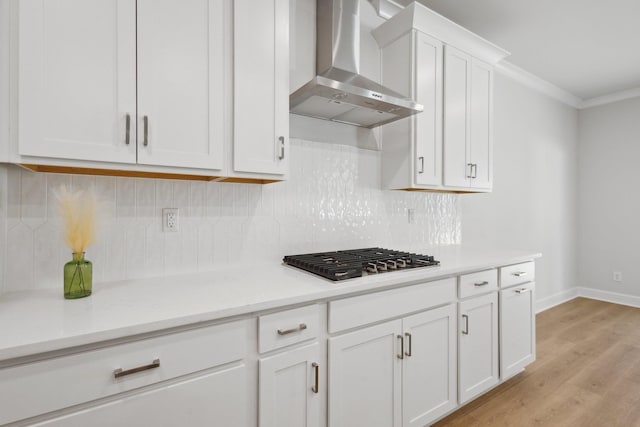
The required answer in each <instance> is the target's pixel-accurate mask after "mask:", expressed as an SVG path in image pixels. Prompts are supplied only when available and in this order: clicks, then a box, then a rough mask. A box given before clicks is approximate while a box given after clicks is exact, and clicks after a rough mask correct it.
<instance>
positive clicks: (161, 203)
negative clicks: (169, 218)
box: [156, 179, 176, 218]
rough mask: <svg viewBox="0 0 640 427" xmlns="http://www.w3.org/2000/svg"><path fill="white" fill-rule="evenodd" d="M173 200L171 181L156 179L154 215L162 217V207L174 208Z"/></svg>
mask: <svg viewBox="0 0 640 427" xmlns="http://www.w3.org/2000/svg"><path fill="white" fill-rule="evenodd" d="M175 207H176V206H175V205H174V202H173V181H167V180H164V179H163V180H157V181H156V217H158V218H161V217H162V209H164V208H175Z"/></svg>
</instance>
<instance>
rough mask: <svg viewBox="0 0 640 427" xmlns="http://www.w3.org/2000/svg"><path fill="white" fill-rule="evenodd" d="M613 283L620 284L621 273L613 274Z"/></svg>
mask: <svg viewBox="0 0 640 427" xmlns="http://www.w3.org/2000/svg"><path fill="white" fill-rule="evenodd" d="M613 281H614V282H622V273H621V272H619V271H614V272H613Z"/></svg>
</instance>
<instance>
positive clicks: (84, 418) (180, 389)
mask: <svg viewBox="0 0 640 427" xmlns="http://www.w3.org/2000/svg"><path fill="white" fill-rule="evenodd" d="M246 388H247V380H246V367H245V366H244V365H241V366H234V367H231V368H228V369H224V370H221V371H218V372H213V373H209V374H205V375H202V376H199V377H196V378H192V379H188V380H185V381H181V382H178V383H175V384H171V385H168V386H166V387H162V388H159V389H155V390H151V391H147V392H142V393H139V394H134V395H131V396H127V397H125V398H122V399H118V400H116V401H113V402H109V403H106V404H103V405H99V406H96V407H92V408H89V409H84V410H80V411H78V412H74V413H71V414H68V415H64V416H61V417H58V418H54V419H51V420H48V421H44V422H42V423H38V424H35V426H46V427H86V426H92V427H111V426H127V425H130V426H166V427H173V426H179V425H183V426H194V427H196V426H211V425H221V426H223V425H224V426H234V427H236V426H238V427H249V426H251V425H253V424H250V420H251V419H252V417H251V416H250V415H249V414H247V411H246V406H247V396H248V393H247V389H246Z"/></svg>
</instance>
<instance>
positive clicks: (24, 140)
mask: <svg viewBox="0 0 640 427" xmlns="http://www.w3.org/2000/svg"><path fill="white" fill-rule="evenodd" d="M16 3H17V4H18V6H17V8H18V12H17V16H18V17H19V23H18V25H16V26H13V27H12V31H14V33H16V34H15V35H16V37H12V40H16V42H15V43H17V50H18V53H19V64H18V66H13V67H14V69H15V70H16V71H17V75H18V78H17V79H16V81H17V82H19V83H17V84H18V86H19V87H18V90H16V91H13V93H17V99H14V100H13V101H12V105H15V106H19V107H18V114H17V115H15V116H16V117H18V119H17V120H18V132H17V141H16V142H15V144H12V145H11V147H12V148H11V150H12V151H11V153H9V157H10V159H11V161H14V162H16V163H22V164H26V165H34V166H37V167H32V169H35V170H45V169H44V168H43V167H44V166H47V167H49V169H50V170H51V168H70V167H72V168H93V169H109V170H111V171H113V172H114V174H116V175H117V174H125V175H126V174H127V173H129V174H131V173H138V172H143V173H151V174H153V173H169V174H182V175H194V176H204V177H209V178H217V177H229V178H233V179H236V178H241V179H244V180H248V181H251V180H254V182H265V181H276V180H282V179H285V178H286V175H287V172H288V165H289V88H288V86H289V2H288V0H265V1H260V2H255V1H249V0H237V1H234V0H138V1H135V0H47V1H40V0H24V1H22V0H21V1H20V2H16ZM14 147H16V148H14ZM116 172H119V173H116ZM125 172H126V173H125Z"/></svg>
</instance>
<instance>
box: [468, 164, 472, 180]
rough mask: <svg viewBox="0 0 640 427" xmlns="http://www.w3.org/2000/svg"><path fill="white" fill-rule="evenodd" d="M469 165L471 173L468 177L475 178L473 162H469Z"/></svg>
mask: <svg viewBox="0 0 640 427" xmlns="http://www.w3.org/2000/svg"><path fill="white" fill-rule="evenodd" d="M467 166H469V175H467V178H473V163H467Z"/></svg>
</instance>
